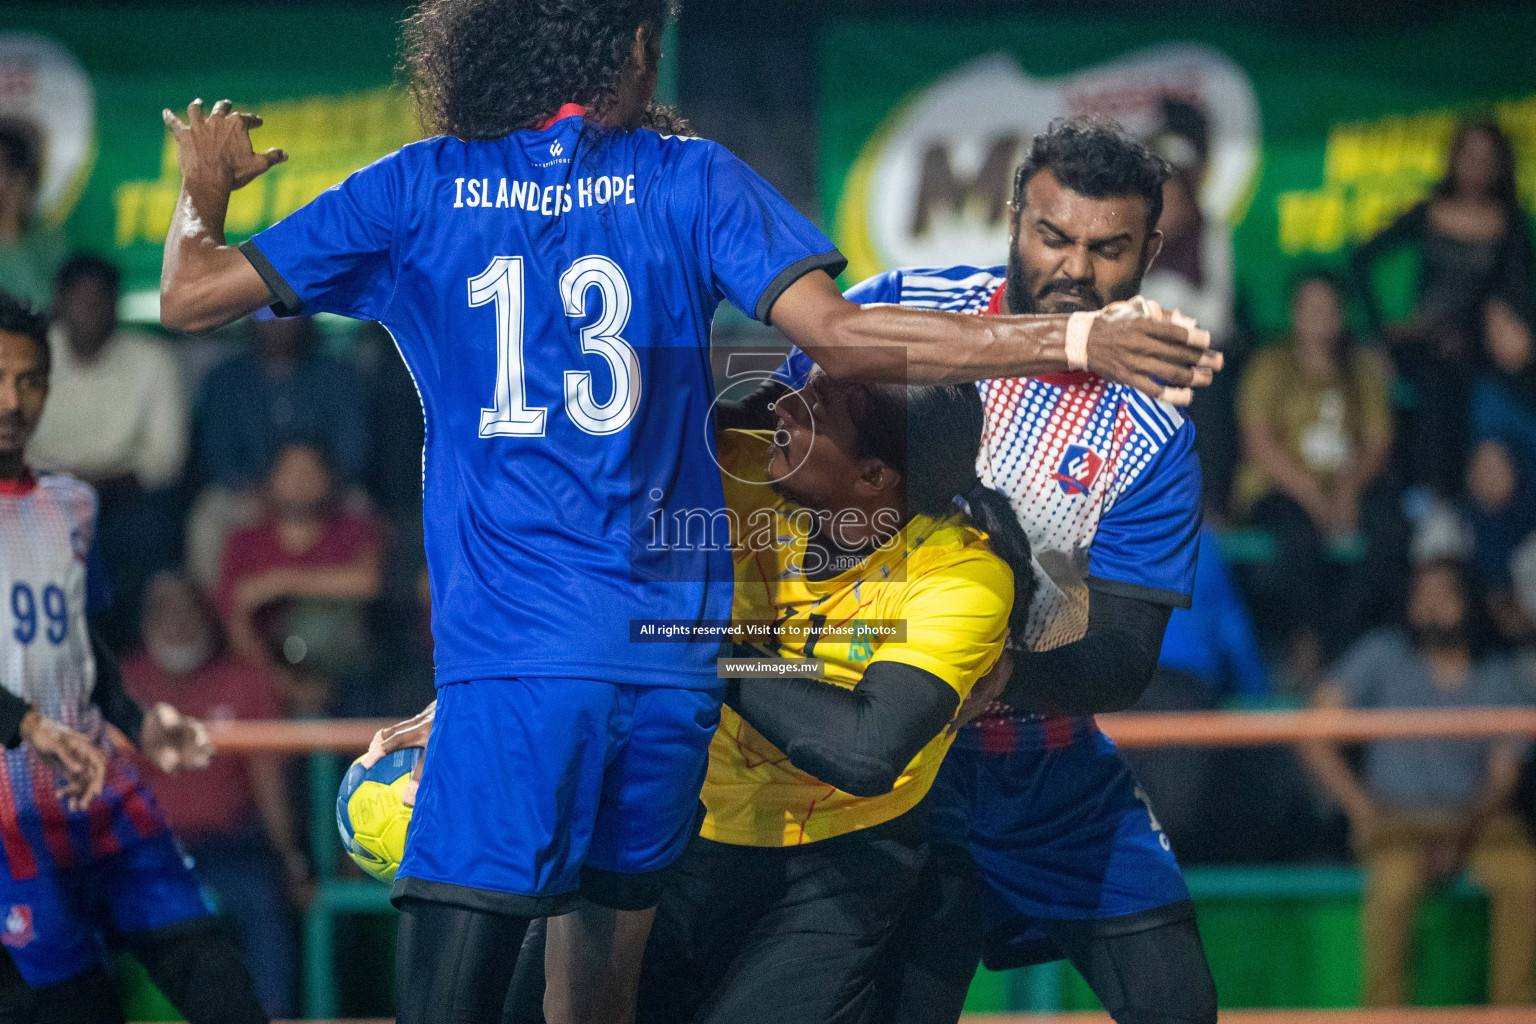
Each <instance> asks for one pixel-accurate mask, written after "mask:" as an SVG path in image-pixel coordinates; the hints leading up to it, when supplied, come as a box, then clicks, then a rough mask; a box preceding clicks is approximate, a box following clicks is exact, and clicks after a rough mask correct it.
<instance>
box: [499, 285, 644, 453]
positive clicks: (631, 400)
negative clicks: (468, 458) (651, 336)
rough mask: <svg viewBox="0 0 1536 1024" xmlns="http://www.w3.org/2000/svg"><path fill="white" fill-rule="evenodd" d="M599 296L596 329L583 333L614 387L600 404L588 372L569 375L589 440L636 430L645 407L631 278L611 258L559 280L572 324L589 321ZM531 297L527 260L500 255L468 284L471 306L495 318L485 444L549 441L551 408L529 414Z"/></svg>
mask: <svg viewBox="0 0 1536 1024" xmlns="http://www.w3.org/2000/svg"><path fill="white" fill-rule="evenodd" d="M593 289H596V290H597V294H598V302H599V309H598V310H597V319H596V321H595V322H594V323H592V324H590V325H589V326H587V327H583V328H582V329H581V351H582V353H583V354H585V355H593V356H599V357H601V358H602V359H603V361H604V362H606V363H607V364H608V370H609V373H610V375H611V377H612V380H613V388H612V391H611V393H610V394H609V396H608V400H607V401H605V402H599V401H598V400H597V397H596V395H595V393H594V388H593V386H592V373H591V371H589V370H566V371H565V411H566V414H567V415H568V416H569V417H570V418H571V422H572V423H575V424H576V426H578V427H579V428H581V429H582V430H584V431H586V432H587V433H589V434H615V433H618V432H619V431H620V430H623V429H624V428H625V427H627V426H629V422H630V420H632V419H634V418H635V412H636V411H637V410H638V409H639V408H640V359H639V357H638V356H637V355H636V354H635V350H634V348H632V347H631V346H630V344H629V342H627V341H625V340H624V338H623V335H622V333H621V332H622V331H623V330H624V327H625V325H626V324H628V323H629V312H630V291H629V282H628V281H627V280H626V279H625V277H624V272H623V271H622V270H620V269H619V266H618V264H616V263H614V262H613V261H612V260H610V259H609V258H608V257H606V256H583V257H582V258H581V259H579V260H577V261H576V262H575V263H573V264H571V267H570V269H569V270H567V271H566V272H565V273H564V274H562V275H560V302H561V305H562V306H563V307H564V309H565V315H566V316H568V317H585V316H587V314H588V308H587V299H588V294H589V293H590V292H591V291H592V290H593ZM525 297H526V291H525V287H524V281H523V258H522V257H521V256H497V257H496V258H495V259H493V260H491V265H490V266H488V267H486V268H485V272H484V273H482V274H480V275H479V276H478V277H472V278H470V280H469V304H470V306H472V307H473V306H484V305H487V304H491V305H493V306H494V307H495V313H496V389H495V405H494V407H493V408H490V409H481V410H480V436H481V437H543V436H544V421H545V417H546V415H547V414H548V412H549V410H548V409H542V408H529V406H528V389H527V366H526V364H525V363H524V361H523V324H524V320H525V317H524V310H523V302H524V299H525Z"/></svg>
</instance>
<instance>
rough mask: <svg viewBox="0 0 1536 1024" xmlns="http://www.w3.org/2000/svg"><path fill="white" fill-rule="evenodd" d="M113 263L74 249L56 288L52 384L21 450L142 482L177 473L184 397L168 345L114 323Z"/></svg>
mask: <svg viewBox="0 0 1536 1024" xmlns="http://www.w3.org/2000/svg"><path fill="white" fill-rule="evenodd" d="M117 299H118V271H117V268H116V267H114V266H113V265H112V264H110V263H108V262H107V261H106V260H104V259H102V258H101V257H99V256H88V255H86V256H76V257H74V258H73V259H71V260H70V261H69V262H68V263H66V264H65V265H64V268H63V269H62V270H61V271H59V276H58V281H57V284H56V287H55V290H54V306H53V328H52V330H51V331H50V332H49V343H50V345H51V347H52V349H53V379H52V385H53V386H52V392H51V397H50V400H49V403H48V411H47V412H46V413H44V414H43V421H42V423H41V424H39V426H38V430H37V434H36V436H35V437H33V439H32V444H31V446H30V447H29V449H28V451H27V456H28V458H29V459H30V460H31V461H32V463H33V464H34V465H36V466H37V467H38V468H40V469H47V470H57V471H60V472H68V473H71V474H73V475H75V476H78V477H80V478H81V479H83V480H86V481H87V482H89V483H92V484H96V485H98V486H99V485H100V484H102V483H104V482H108V481H115V480H118V479H119V478H124V477H128V478H132V480H133V481H134V482H135V483H137V484H138V485H139V486H140V487H142V488H143V489H145V490H155V489H157V488H161V487H165V486H168V485H170V484H173V483H175V482H176V480H177V479H178V478H179V477H180V476H181V468H182V464H183V463H184V462H185V461H186V457H187V399H186V394H185V392H184V391H183V389H182V384H181V371H180V369H179V367H178V366H177V364H176V359H175V357H174V356H173V355H172V354H171V352H170V350H169V347H168V346H167V345H166V344H165V343H164V342H162V341H160V340H159V339H157V338H153V337H150V336H149V335H145V334H139V333H135V332H129V331H120V330H118V321H117Z"/></svg>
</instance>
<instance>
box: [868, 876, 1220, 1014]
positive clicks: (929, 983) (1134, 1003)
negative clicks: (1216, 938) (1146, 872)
mask: <svg viewBox="0 0 1536 1024" xmlns="http://www.w3.org/2000/svg"><path fill="white" fill-rule="evenodd" d="M1138 919H1140V920H1138ZM1038 924H1039V926H1040V928H1041V930H1042V931H1044V932H1045V933H1046V935H1047V936H1049V940H1050V941H1049V944H1048V948H1046V947H1042V950H1041V957H1040V959H1041V960H1048V959H1054V958H1059V957H1065V958H1066V959H1068V960H1070V961H1071V962H1072V966H1074V967H1076V968H1077V970H1078V972H1079V973H1080V974H1082V976H1083V980H1085V981H1087V982H1088V986H1089V987H1090V988H1091V989H1093V993H1094V995H1096V996H1098V997H1099V1001H1100V1002H1102V1003H1103V1004H1104V1009H1105V1010H1107V1011H1108V1012H1109V1015H1110V1016H1111V1017H1113V1018H1114V1019H1115V1021H1116V1022H1117V1024H1216V984H1215V982H1214V981H1213V980H1212V979H1211V969H1210V966H1209V965H1208V964H1207V962H1206V959H1205V946H1204V944H1202V942H1201V941H1200V932H1199V931H1198V930H1197V929H1196V927H1195V920H1194V917H1193V916H1185V917H1176V918H1174V919H1172V920H1169V919H1168V918H1167V914H1166V912H1164V911H1152V912H1150V913H1149V914H1147V915H1132V916H1130V917H1122V918H1111V919H1108V920H1099V921H1041V922H1038ZM1142 924H1144V925H1145V926H1144V927H1143V926H1142ZM983 944H984V940H983V935H982V924H981V900H980V883H979V880H978V879H977V878H976V874H975V868H974V866H973V865H972V864H971V862H970V857H969V855H968V854H966V853H965V852H964V851H962V850H956V849H954V848H953V847H941V848H938V849H936V850H935V851H934V856H933V857H932V858H931V859H930V861H929V867H928V870H927V871H925V872H924V876H923V881H922V883H921V886H920V888H919V891H918V893H917V895H916V898H915V899H914V900H913V903H912V905H911V907H910V908H909V912H908V914H907V916H906V917H905V918H904V919H903V921H902V924H901V927H900V929H898V932H897V934H896V936H895V937H894V938H893V939H892V942H891V945H890V947H889V949H888V950H887V954H886V957H885V959H884V961H883V962H882V965H881V975H880V979H879V982H878V984H877V986H876V990H877V999H876V1011H875V1014H874V1016H873V1017H872V1021H873V1022H874V1024H955V1022H956V1021H958V1020H959V1019H960V1012H961V1008H962V1007H963V1006H964V1005H965V996H966V992H967V991H969V989H970V986H971V980H972V979H973V978H974V977H975V976H976V968H977V967H978V966H979V965H980V963H981V959H982V947H983Z"/></svg>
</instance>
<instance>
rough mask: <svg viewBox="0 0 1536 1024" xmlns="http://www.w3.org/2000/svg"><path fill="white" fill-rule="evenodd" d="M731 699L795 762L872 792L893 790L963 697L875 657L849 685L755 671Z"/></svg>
mask: <svg viewBox="0 0 1536 1024" xmlns="http://www.w3.org/2000/svg"><path fill="white" fill-rule="evenodd" d="M726 703H727V704H728V705H730V707H731V708H732V709H733V710H735V711H736V713H737V714H739V715H741V717H742V718H744V719H746V721H747V723H748V724H749V725H751V726H752V727H753V728H754V729H756V730H757V731H758V732H760V733H762V735H763V736H764V738H766V739H767V740H768V742H770V743H772V744H773V745H774V746H776V747H778V748H779V749H780V750H782V751H784V753H785V754H786V755H788V757H789V762H790V764H792V765H794V766H795V767H796V768H799V769H800V770H801V771H803V772H805V773H806V774H808V775H813V776H815V777H816V778H818V779H820V780H821V781H822V782H825V783H827V784H828V785H829V786H834V787H836V788H837V789H840V790H842V791H843V792H845V793H852V794H853V795H854V796H865V797H869V796H879V795H880V794H882V793H889V792H890V791H891V789H892V788H893V787H894V786H895V785H896V781H897V780H898V779H899V778H901V773H902V772H903V771H905V770H906V767H907V765H908V764H910V763H911V762H912V759H913V758H914V757H916V756H917V755H918V753H919V752H920V751H921V750H922V749H923V748H924V747H925V746H927V745H928V743H929V742H931V741H932V740H933V738H934V737H935V736H937V735H938V734H939V732H940V731H942V730H943V728H944V727H945V726H946V725H948V724H949V721H950V719H952V718H953V717H954V715H955V709H956V708H957V707H958V706H959V704H960V697H959V695H958V694H957V693H956V692H955V691H954V689H953V688H952V687H950V685H949V684H948V683H946V682H944V680H942V679H940V678H939V677H938V676H935V675H933V674H931V673H929V672H925V671H923V670H922V669H918V668H913V667H912V666H910V665H902V664H898V663H895V662H876V663H875V664H873V665H871V666H870V667H869V668H868V670H866V671H865V673H864V678H863V679H861V680H860V681H859V684H858V685H857V686H856V687H854V688H853V689H851V690H845V689H843V688H842V687H840V686H835V685H833V684H831V683H827V682H824V681H822V680H819V679H806V678H801V677H792V678H781V677H769V678H749V679H740V680H735V681H733V682H732V683H731V685H730V686H728V687H727V691H726Z"/></svg>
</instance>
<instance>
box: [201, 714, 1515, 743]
mask: <svg viewBox="0 0 1536 1024" xmlns="http://www.w3.org/2000/svg"><path fill="white" fill-rule="evenodd" d="M385 724H387V723H386V722H385V721H384V720H374V719H341V720H331V721H303V722H297V721H263V722H221V723H216V724H214V725H212V726H210V728H211V729H212V731H213V738H214V742H215V743H216V744H217V745H218V748H219V749H220V750H223V751H228V752H230V753H238V752H255V751H268V752H274V753H285V754H302V753H310V752H313V751H326V750H328V751H335V752H337V753H343V754H345V753H361V752H362V750H363V749H364V748H365V747H367V746H368V740H369V739H370V738H371V737H372V736H373V734H374V732H375V731H376V730H377V729H378V728H379V727H380V726H382V725H385ZM1099 725H1100V726H1101V727H1102V728H1103V730H1104V731H1105V732H1106V733H1108V734H1109V736H1110V737H1111V738H1112V739H1114V741H1115V742H1116V743H1118V744H1120V745H1121V746H1122V747H1254V746H1266V745H1269V746H1273V745H1278V744H1286V743H1299V742H1303V741H1306V740H1334V741H1337V742H1341V743H1359V742H1363V741H1366V740H1378V739H1427V738H1430V737H1453V738H1456V739H1475V738H1482V737H1489V736H1505V735H1520V736H1536V708H1487V709H1478V710H1472V711H1258V712H1255V711H1196V712H1182V711H1175V712H1153V713H1133V712H1126V713H1122V714H1116V715H1103V716H1101V717H1100V718H1099Z"/></svg>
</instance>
